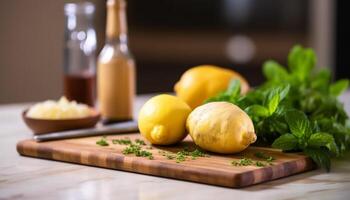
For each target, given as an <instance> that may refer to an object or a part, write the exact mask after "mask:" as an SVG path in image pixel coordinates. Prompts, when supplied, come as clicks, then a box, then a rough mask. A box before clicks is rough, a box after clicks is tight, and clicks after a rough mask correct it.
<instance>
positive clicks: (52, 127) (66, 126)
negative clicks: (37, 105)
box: [22, 109, 100, 135]
mask: <svg viewBox="0 0 350 200" xmlns="http://www.w3.org/2000/svg"><path fill="white" fill-rule="evenodd" d="M27 111H28V109H26V110H24V111H23V113H22V118H23V120H24V122H25V123H26V124H27V126H28V127H29V128H30V129H31V130H32V131H33V133H34V135H40V134H43V133H50V132H57V131H65V130H73V129H80V128H91V127H94V126H95V125H96V123H97V122H98V121H99V120H100V114H99V112H97V111H96V110H94V113H93V115H91V116H89V117H84V118H76V119H36V118H30V117H28V116H27Z"/></svg>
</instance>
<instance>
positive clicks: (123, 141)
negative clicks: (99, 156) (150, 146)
mask: <svg viewBox="0 0 350 200" xmlns="http://www.w3.org/2000/svg"><path fill="white" fill-rule="evenodd" d="M112 143H113V144H122V145H129V144H132V142H131V140H130V139H128V138H126V139H115V140H112Z"/></svg>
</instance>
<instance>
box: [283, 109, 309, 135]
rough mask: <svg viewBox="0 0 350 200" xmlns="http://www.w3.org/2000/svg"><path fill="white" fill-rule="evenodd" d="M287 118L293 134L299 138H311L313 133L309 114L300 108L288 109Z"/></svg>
mask: <svg viewBox="0 0 350 200" xmlns="http://www.w3.org/2000/svg"><path fill="white" fill-rule="evenodd" d="M285 120H286V122H287V124H288V126H289V129H290V131H291V132H292V134H293V135H295V136H296V137H298V138H309V136H310V135H311V133H312V130H311V126H310V121H309V119H308V118H307V116H306V115H305V114H304V113H303V112H301V111H299V110H290V111H287V113H286V115H285Z"/></svg>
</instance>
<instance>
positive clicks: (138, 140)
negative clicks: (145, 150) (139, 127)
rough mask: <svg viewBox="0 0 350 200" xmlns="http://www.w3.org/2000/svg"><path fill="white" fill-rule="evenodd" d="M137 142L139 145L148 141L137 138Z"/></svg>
mask: <svg viewBox="0 0 350 200" xmlns="http://www.w3.org/2000/svg"><path fill="white" fill-rule="evenodd" d="M135 143H136V144H139V145H146V143H145V142H144V141H143V140H141V139H136V140H135Z"/></svg>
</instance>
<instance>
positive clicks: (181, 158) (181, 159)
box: [176, 151, 186, 163]
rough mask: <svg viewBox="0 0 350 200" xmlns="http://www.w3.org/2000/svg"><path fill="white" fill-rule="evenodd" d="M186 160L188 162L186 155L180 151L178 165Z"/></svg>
mask: <svg viewBox="0 0 350 200" xmlns="http://www.w3.org/2000/svg"><path fill="white" fill-rule="evenodd" d="M185 160H186V155H185V154H184V153H183V152H181V151H179V152H177V153H176V163H180V162H183V161H185Z"/></svg>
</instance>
